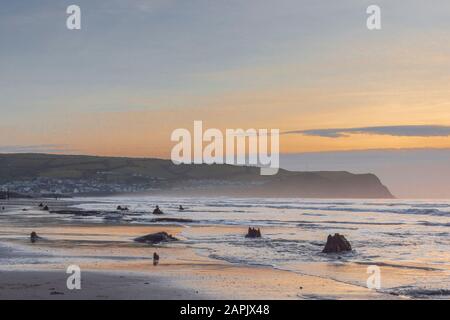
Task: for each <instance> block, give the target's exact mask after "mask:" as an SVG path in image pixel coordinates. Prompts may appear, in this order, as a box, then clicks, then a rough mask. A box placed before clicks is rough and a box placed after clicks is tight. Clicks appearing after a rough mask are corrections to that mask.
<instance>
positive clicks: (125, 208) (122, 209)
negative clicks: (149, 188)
mask: <svg viewBox="0 0 450 320" xmlns="http://www.w3.org/2000/svg"><path fill="white" fill-rule="evenodd" d="M117 210H120V211H128V208H127V207H122V206H118V207H117Z"/></svg>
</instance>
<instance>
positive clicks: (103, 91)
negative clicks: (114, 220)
mask: <svg viewBox="0 0 450 320" xmlns="http://www.w3.org/2000/svg"><path fill="white" fill-rule="evenodd" d="M71 4H77V5H79V6H80V8H81V13H82V18H81V19H82V20H81V26H82V29H81V30H68V29H67V28H66V19H67V16H68V15H67V14H66V8H67V6H68V5H71ZM371 4H377V5H379V6H380V7H381V19H382V20H381V21H382V29H381V30H376V31H369V30H368V29H367V27H366V19H367V16H368V15H367V14H366V9H367V7H368V6H369V5H371ZM0 6H1V9H0V114H1V117H0V152H50V153H77V154H95V155H114V156H135V157H162V158H169V156H170V151H171V148H172V146H173V142H171V141H170V134H171V132H172V131H173V130H175V129H177V128H188V129H192V127H193V121H194V120H203V122H204V126H205V127H211V128H219V129H222V130H225V129H226V128H244V129H248V128H267V129H270V128H277V129H280V131H281V132H282V135H281V138H280V139H281V140H280V143H281V144H280V148H281V152H282V154H283V157H285V159H287V160H286V162H285V163H287V164H286V167H289V168H291V169H293V170H300V169H304V168H305V167H306V164H308V167H309V168H310V169H309V170H316V169H317V170H327V169H328V170H338V169H345V170H348V171H352V172H359V171H367V172H374V173H376V174H377V175H379V176H382V181H383V182H384V183H385V184H387V185H388V187H390V188H391V189H395V190H394V191H393V192H394V193H395V194H396V195H399V196H401V197H423V198H426V197H444V198H445V197H447V198H449V197H450V188H449V186H450V185H449V183H447V181H446V180H448V179H446V178H447V177H448V176H450V165H446V162H445V161H446V160H447V159H448V157H447V156H446V155H447V153H446V152H448V150H450V137H449V136H450V99H449V98H450V87H449V86H448V83H450V72H449V70H450V41H448V39H449V36H450V19H448V17H449V15H450V2H448V1H447V0H433V1H423V0H409V1H407V2H404V1H381V0H375V1H373V0H372V1H365V0H340V1H322V0H319V1H318V0H315V1H313V0H310V1H307V0H277V1H275V0H270V1H269V0H245V1H243V0H227V1H225V0H192V1H182V0H153V1H152V0H148V1H144V0H109V1H100V0H89V1H84V0H83V1H82V0H71V1H65V0H62V1H61V0H59V1H48V0H39V1H38V0H29V1H5V0H0ZM436 150H437V151H436ZM440 151H442V152H443V153H442V152H440ZM330 155H333V157H331V158H336V157H337V158H338V159H340V161H345V164H344V165H342V164H336V162H335V161H329V160H327V159H330ZM292 159H294V160H292ZM311 159H314V161H313V160H311ZM361 161H364V162H366V164H367V165H364V166H361ZM311 163H313V164H314V165H311ZM387 163H389V166H390V168H389V170H386V168H385V167H386V164H387ZM447 163H448V162H447ZM282 164H283V162H282ZM406 167H408V168H406ZM437 168H438V169H437ZM419 170H420V172H421V173H423V172H427V171H428V172H437V171H440V172H442V174H430V177H433V178H428V179H426V185H425V186H424V185H420V186H419V185H418V184H417V185H416V184H415V183H411V181H409V182H408V180H407V179H405V176H409V175H410V174H416V175H417V176H419V174H418V172H419ZM414 181H418V182H420V181H424V180H423V179H419V180H414ZM411 184H413V185H411Z"/></svg>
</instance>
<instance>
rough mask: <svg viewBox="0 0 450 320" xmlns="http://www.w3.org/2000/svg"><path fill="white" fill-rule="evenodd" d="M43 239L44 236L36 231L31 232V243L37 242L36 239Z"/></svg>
mask: <svg viewBox="0 0 450 320" xmlns="http://www.w3.org/2000/svg"><path fill="white" fill-rule="evenodd" d="M41 239H42V238H41V237H39V236H38V235H37V233H36V232H34V231H33V232H32V233H31V234H30V241H31V243H35V242H36V241H38V240H41Z"/></svg>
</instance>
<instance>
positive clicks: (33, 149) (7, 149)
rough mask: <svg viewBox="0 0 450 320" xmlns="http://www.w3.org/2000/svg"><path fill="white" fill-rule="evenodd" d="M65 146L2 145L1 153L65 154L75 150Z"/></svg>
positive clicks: (0, 147)
mask: <svg viewBox="0 0 450 320" xmlns="http://www.w3.org/2000/svg"><path fill="white" fill-rule="evenodd" d="M66 147H67V146H65V145H59V144H39V145H15V146H2V145H0V153H63V152H70V151H73V150H70V149H67V148H66Z"/></svg>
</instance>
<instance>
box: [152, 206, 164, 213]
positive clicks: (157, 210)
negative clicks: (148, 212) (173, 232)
mask: <svg viewBox="0 0 450 320" xmlns="http://www.w3.org/2000/svg"><path fill="white" fill-rule="evenodd" d="M153 214H164V212H162V211H161V209H160V208H159V207H158V206H156V208H155V210H153Z"/></svg>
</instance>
